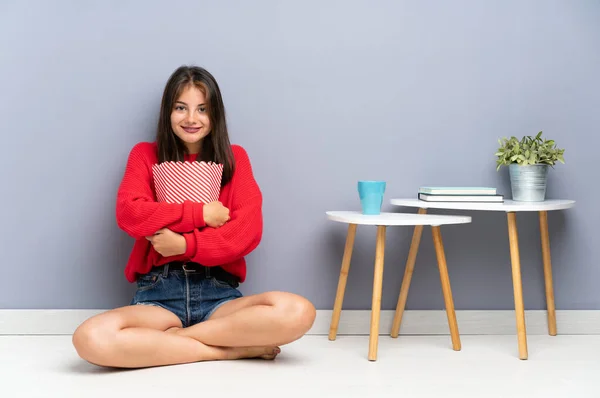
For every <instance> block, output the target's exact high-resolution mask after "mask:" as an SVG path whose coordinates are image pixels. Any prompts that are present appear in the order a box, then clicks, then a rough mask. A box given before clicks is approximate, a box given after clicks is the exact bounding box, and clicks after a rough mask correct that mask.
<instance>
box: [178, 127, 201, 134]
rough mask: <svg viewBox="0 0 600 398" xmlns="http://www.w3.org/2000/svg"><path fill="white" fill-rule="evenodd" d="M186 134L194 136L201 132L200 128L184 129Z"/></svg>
mask: <svg viewBox="0 0 600 398" xmlns="http://www.w3.org/2000/svg"><path fill="white" fill-rule="evenodd" d="M182 128H183V131H185V132H186V133H190V134H194V133H197V132H198V131H200V127H182Z"/></svg>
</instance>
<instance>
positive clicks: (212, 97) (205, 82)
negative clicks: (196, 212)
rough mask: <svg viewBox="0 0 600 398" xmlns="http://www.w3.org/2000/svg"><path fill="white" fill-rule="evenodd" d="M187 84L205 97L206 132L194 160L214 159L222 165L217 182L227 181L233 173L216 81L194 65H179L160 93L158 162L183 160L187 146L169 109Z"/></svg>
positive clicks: (171, 109) (157, 133) (230, 151)
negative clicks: (177, 130)
mask: <svg viewBox="0 0 600 398" xmlns="http://www.w3.org/2000/svg"><path fill="white" fill-rule="evenodd" d="M189 85H193V86H195V87H197V88H198V89H199V90H200V91H202V92H203V93H204V96H205V97H206V105H207V110H208V116H209V119H210V133H209V134H208V135H207V136H206V137H204V139H203V141H202V150H201V151H200V153H199V154H198V157H197V161H199V162H200V161H205V162H209V161H212V162H216V163H221V164H222V165H223V178H222V180H221V186H224V185H225V184H227V183H228V182H229V181H230V180H231V177H232V176H233V170H234V167H235V163H234V159H233V152H232V150H231V143H230V142H229V134H228V132H227V122H226V120H225V106H224V105H223V98H222V97H221V91H220V90H219V85H218V84H217V81H216V80H215V78H214V77H213V75H211V74H210V73H209V72H208V71H207V70H205V69H203V68H200V67H198V66H180V67H179V68H177V69H176V70H175V72H173V74H172V75H171V77H169V80H168V81H167V84H166V86H165V90H164V92H163V96H162V102H161V105H160V116H159V118H158V129H157V132H156V143H157V146H158V161H159V163H162V162H167V161H183V160H184V154H185V153H187V148H186V146H185V145H184V143H183V142H182V141H181V140H180V139H179V137H177V136H176V135H175V133H174V132H173V129H172V128H171V112H172V111H173V106H174V104H175V101H177V98H178V97H179V95H180V94H181V92H182V91H183V89H184V88H185V87H187V86H189Z"/></svg>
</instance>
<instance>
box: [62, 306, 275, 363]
mask: <svg viewBox="0 0 600 398" xmlns="http://www.w3.org/2000/svg"><path fill="white" fill-rule="evenodd" d="M174 327H181V321H180V320H179V318H177V316H175V315H174V314H172V313H171V312H170V311H167V310H165V309H163V308H159V307H154V306H145V305H134V306H127V307H122V308H117V309H114V310H111V311H108V312H105V313H102V314H99V315H96V316H94V317H92V318H90V319H88V320H87V321H85V322H84V323H82V324H81V325H80V326H79V327H78V328H77V330H76V331H75V333H74V334H73V345H74V346H75V349H76V350H77V353H78V354H79V356H80V357H81V358H83V359H85V360H86V361H88V362H90V363H93V364H96V365H100V366H109V367H119V368H140V367H150V366H163V365H173V364H180V363H189V362H198V361H208V360H224V359H239V358H250V357H263V358H265V359H272V358H274V357H275V355H277V353H278V349H277V348H276V347H252V348H249V347H246V348H239V349H234V348H222V347H211V346H208V345H206V344H203V343H201V342H199V341H197V340H194V339H191V338H188V337H182V336H177V335H176V334H171V333H165V330H167V329H170V328H174Z"/></svg>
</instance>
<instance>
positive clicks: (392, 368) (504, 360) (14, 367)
mask: <svg viewBox="0 0 600 398" xmlns="http://www.w3.org/2000/svg"><path fill="white" fill-rule="evenodd" d="M461 338H462V347H463V348H462V351H460V352H455V351H452V349H451V348H450V337H449V336H400V338H399V339H391V338H390V337H389V336H380V340H379V341H380V344H379V358H378V361H377V362H369V361H367V359H366V355H367V347H368V336H340V337H338V339H337V340H336V341H334V342H331V341H328V340H327V336H306V337H304V338H303V339H301V340H299V341H297V342H295V343H293V344H290V345H288V346H285V347H283V351H282V353H281V354H280V356H279V357H278V358H277V359H276V360H275V361H262V360H244V361H229V362H205V363H195V364H189V365H179V366H169V367H162V368H153V369H140V370H124V371H123V370H107V369H103V368H99V367H96V366H93V365H90V364H88V363H86V362H83V361H82V360H80V359H79V357H77V355H76V353H75V351H74V350H73V348H72V346H71V339H70V337H69V336H0V396H1V397H5V398H12V397H15V398H21V397H86V398H87V397H90V398H91V397H103V398H105V397H111V398H118V397H175V396H179V397H194V398H202V397H211V398H213V397H214V398H220V397H236V398H242V397H283V398H288V397H296V396H298V397H306V396H309V397H311V398H318V397H327V398H331V397H365V398H367V397H369V398H370V397H388V396H389V397H395V398H405V397H445V398H446V397H477V398H495V397H511V398H515V397H530V398H533V397H544V398H551V397H569V398H571V397H573V398H583V397H600V335H596V336H556V337H550V336H529V340H528V342H529V360H527V361H521V360H519V359H517V341H516V337H515V336H461Z"/></svg>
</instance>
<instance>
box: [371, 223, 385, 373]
mask: <svg viewBox="0 0 600 398" xmlns="http://www.w3.org/2000/svg"><path fill="white" fill-rule="evenodd" d="M385 231H386V227H385V225H379V226H377V243H376V246H375V273H374V277H373V302H372V304H371V335H370V337H369V361H375V360H377V344H378V342H379V315H380V313H381V290H382V288H383V259H384V254H385Z"/></svg>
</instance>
